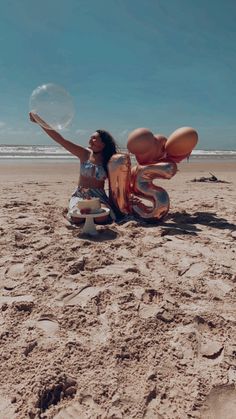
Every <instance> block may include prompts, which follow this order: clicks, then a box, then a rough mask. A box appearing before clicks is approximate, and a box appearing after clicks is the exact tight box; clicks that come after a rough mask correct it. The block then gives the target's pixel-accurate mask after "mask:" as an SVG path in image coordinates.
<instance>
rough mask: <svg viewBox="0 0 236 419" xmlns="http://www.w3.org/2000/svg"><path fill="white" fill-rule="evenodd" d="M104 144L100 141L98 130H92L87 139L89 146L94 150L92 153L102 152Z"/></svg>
mask: <svg viewBox="0 0 236 419" xmlns="http://www.w3.org/2000/svg"><path fill="white" fill-rule="evenodd" d="M104 147H105V144H104V142H103V141H102V139H101V137H100V135H99V133H98V132H94V133H93V134H92V135H91V137H90V140H89V148H90V149H91V150H92V151H93V152H94V153H100V152H102V150H103V149H104Z"/></svg>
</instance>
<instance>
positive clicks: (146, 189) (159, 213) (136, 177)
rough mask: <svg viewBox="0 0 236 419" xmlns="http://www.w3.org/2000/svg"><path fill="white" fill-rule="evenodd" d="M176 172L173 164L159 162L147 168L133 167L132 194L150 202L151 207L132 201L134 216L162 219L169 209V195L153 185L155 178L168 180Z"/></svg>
mask: <svg viewBox="0 0 236 419" xmlns="http://www.w3.org/2000/svg"><path fill="white" fill-rule="evenodd" d="M176 171H177V166H176V163H174V162H159V163H156V164H150V165H147V166H139V165H137V166H135V167H134V168H133V169H132V193H133V194H134V195H136V196H138V197H141V198H144V199H145V200H149V201H151V202H152V207H151V208H150V207H149V206H148V205H145V204H144V203H143V202H142V201H139V200H136V202H135V200H134V203H133V206H132V209H133V213H134V214H135V215H138V216H139V217H141V218H144V219H149V220H159V219H160V218H162V217H164V216H165V215H166V214H167V213H168V211H169V207H170V200H169V195H168V193H167V192H166V190H165V189H163V188H161V187H160V186H156V185H154V184H153V180H154V179H157V178H162V179H170V178H171V177H172V176H174V175H175V173H176Z"/></svg>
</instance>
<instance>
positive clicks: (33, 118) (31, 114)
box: [29, 112, 38, 124]
mask: <svg viewBox="0 0 236 419" xmlns="http://www.w3.org/2000/svg"><path fill="white" fill-rule="evenodd" d="M34 115H36V114H34V113H33V112H29V117H30V121H31V122H35V123H36V124H37V123H38V121H37V120H36V119H35V116H34ZM36 116H37V115H36Z"/></svg>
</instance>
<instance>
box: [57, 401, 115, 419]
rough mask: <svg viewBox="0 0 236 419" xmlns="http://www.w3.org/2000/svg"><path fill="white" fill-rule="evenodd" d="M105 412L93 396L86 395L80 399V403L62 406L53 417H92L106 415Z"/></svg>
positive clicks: (89, 418) (83, 418) (71, 418)
mask: <svg viewBox="0 0 236 419" xmlns="http://www.w3.org/2000/svg"><path fill="white" fill-rule="evenodd" d="M104 413H105V412H104V411H103V410H102V409H101V407H100V406H99V405H98V404H97V403H95V402H94V400H93V399H92V397H91V396H85V397H83V398H82V399H81V400H80V403H79V402H75V403H72V404H70V405H69V406H68V407H66V408H62V409H61V410H60V412H59V413H58V414H57V415H56V416H54V418H53V419H79V418H80V419H91V418H99V417H105V416H104ZM106 417H107V416H106Z"/></svg>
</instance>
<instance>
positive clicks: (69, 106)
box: [29, 83, 75, 130]
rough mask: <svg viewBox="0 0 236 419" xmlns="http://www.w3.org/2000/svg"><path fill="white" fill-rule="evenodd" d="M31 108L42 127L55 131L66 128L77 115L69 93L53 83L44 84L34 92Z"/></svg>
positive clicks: (31, 98)
mask: <svg viewBox="0 0 236 419" xmlns="http://www.w3.org/2000/svg"><path fill="white" fill-rule="evenodd" d="M29 108H30V112H32V113H33V114H34V117H35V119H36V121H37V122H38V123H39V124H40V125H41V126H42V127H44V128H51V129H55V130H61V129H63V128H65V127H66V126H67V125H68V124H69V123H70V122H71V120H72V118H73V116H74V114H75V109H74V104H73V100H72V98H71V96H70V95H69V93H68V92H67V91H66V90H65V89H64V88H63V87H61V86H58V85H56V84H52V83H49V84H43V85H42V86H39V87H37V88H36V89H35V90H34V91H33V93H32V95H31V97H30V102H29Z"/></svg>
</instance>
